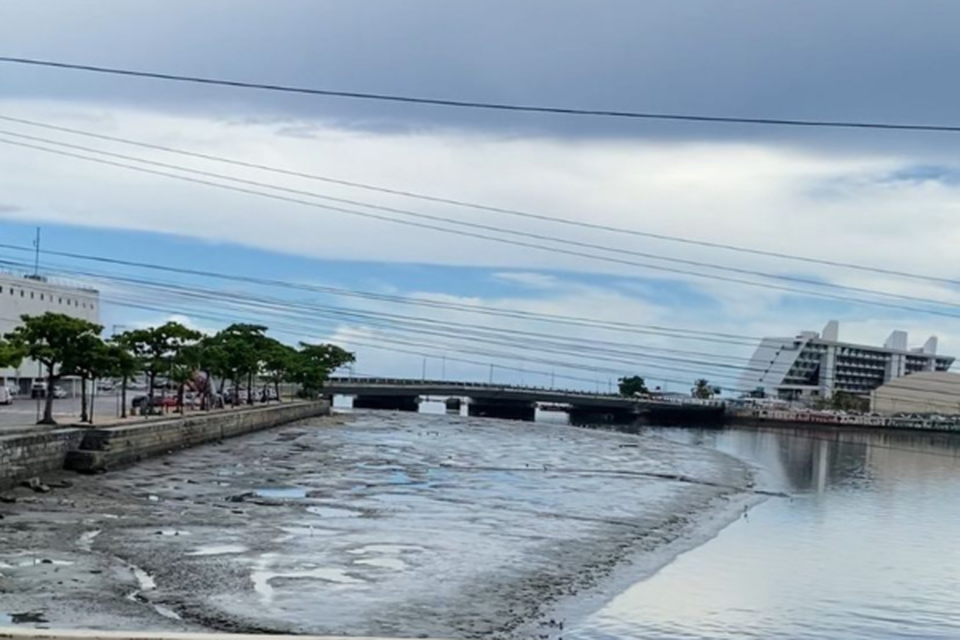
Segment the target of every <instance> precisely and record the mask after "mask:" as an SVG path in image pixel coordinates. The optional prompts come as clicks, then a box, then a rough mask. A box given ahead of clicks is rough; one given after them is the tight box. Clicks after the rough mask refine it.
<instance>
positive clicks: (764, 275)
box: [0, 129, 957, 307]
mask: <svg viewBox="0 0 960 640" xmlns="http://www.w3.org/2000/svg"><path fill="white" fill-rule="evenodd" d="M0 134H2V135H9V136H14V137H17V138H21V139H25V140H30V141H33V142H42V143H45V144H52V145H55V146H59V147H66V148H69V149H74V150H79V151H84V152H87V153H94V154H98V155H104V156H107V157H112V158H118V159H121V160H126V161H131V162H139V163H142V164H146V165H150V166H157V167H162V168H164V169H173V170H174V171H184V172H188V173H191V174H195V175H201V176H204V177H207V178H216V179H218V180H227V181H230V182H236V183H240V184H244V185H250V186H255V187H259V188H265V189H273V190H276V191H280V192H283V193H291V194H294V195H299V196H307V197H310V198H319V199H322V200H328V201H332V202H337V203H342V204H349V205H353V206H359V207H366V208H369V209H374V210H377V211H385V212H388V213H395V214H398V215H402V216H407V217H412V218H415V219H422V220H430V221H434V222H442V223H446V224H451V225H454V226H458V227H466V228H469V229H480V230H483V231H492V232H494V233H502V234H506V235H510V236H517V237H521V238H529V239H533V240H545V241H547V242H553V243H557V244H563V245H568V246H573V247H578V248H584V249H593V250H598V251H606V252H610V253H616V254H620V255H628V256H637V257H641V258H650V259H653V260H662V261H665V262H672V263H676V264H682V265H688V266H694V267H701V268H707V269H716V270H719V271H726V272H730V273H736V274H741V275H750V276H757V277H761V278H767V279H771V280H780V281H784V282H792V283H797V284H805V285H811V286H815V287H825V288H830V289H836V290H840V291H851V292H854V293H865V294H868V295H876V296H881V297H884V298H890V299H894V300H904V301H907V302H917V303H922V304H933V305H940V306H947V307H956V306H957V305H956V304H954V303H950V302H944V301H940V300H934V299H931V298H921V297H918V296H910V295H904V294H897V293H890V292H887V291H878V290H876V289H869V288H864V287H853V286H849V285H840V284H835V283H832V282H824V281H822V280H811V279H809V278H800V277H797V276H787V275H782V274H774V273H766V272H763V271H757V270H755V269H745V268H740V267H731V266H727V265H722V264H716V263H711V262H703V261H699V260H690V259H685V258H676V257H673V256H663V255H658V254H653V253H647V252H642V251H634V250H631V249H622V248H619V247H609V246H606V245H600V244H596V243H591V242H583V241H579V240H569V239H566V238H557V237H554V236H547V235H544V234H542V233H529V232H525V231H519V230H516V229H504V228H502V227H497V226H493V225H488V224H480V223H474V222H465V221H461V220H451V219H449V218H446V217H444V216H438V215H431V214H425V213H422V212H417V211H409V210H406V209H397V208H395V207H387V206H382V205H378V204H372V203H369V202H363V201H359V200H352V199H349V198H339V197H335V196H330V195H327V194H322V193H316V192H313V191H305V190H302V189H293V188H290V187H284V186H280V185H274V184H270V183H266V182H260V181H257V180H248V179H245V178H238V177H236V176H230V175H225V174H221V173H215V172H210V171H203V170H200V169H193V168H188V167H183V166H180V165H174V164H169V163H166V162H158V161H154V160H147V159H144V158H138V157H135V156H129V155H125V154H121V153H114V152H111V151H105V150H102V149H95V148H92V147H86V146H83V145H75V144H70V143H67V142H61V141H58V140H51V139H49V138H43V137H39V136H31V135H26V134H22V133H17V132H13V131H7V130H3V129H0ZM0 141H2V139H0ZM334 210H336V211H343V210H341V209H334ZM638 266H646V267H647V268H651V269H659V268H660V267H658V266H655V265H649V264H642V263H638ZM735 282H741V281H739V280H736V281H735Z"/></svg>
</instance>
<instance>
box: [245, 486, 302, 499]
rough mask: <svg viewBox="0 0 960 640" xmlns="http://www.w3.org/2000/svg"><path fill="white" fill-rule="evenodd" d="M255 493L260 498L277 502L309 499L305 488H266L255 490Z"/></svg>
mask: <svg viewBox="0 0 960 640" xmlns="http://www.w3.org/2000/svg"><path fill="white" fill-rule="evenodd" d="M254 493H255V494H257V497H260V498H275V499H277V500H300V499H303V498H306V497H307V490H306V489H304V488H303V487H264V488H262V489H255V490H254Z"/></svg>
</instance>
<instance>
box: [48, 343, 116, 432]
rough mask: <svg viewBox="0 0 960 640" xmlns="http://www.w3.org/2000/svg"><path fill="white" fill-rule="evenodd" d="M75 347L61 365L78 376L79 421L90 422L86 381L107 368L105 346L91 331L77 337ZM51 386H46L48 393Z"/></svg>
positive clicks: (94, 378) (91, 379) (94, 377)
mask: <svg viewBox="0 0 960 640" xmlns="http://www.w3.org/2000/svg"><path fill="white" fill-rule="evenodd" d="M75 346H76V349H74V350H73V352H72V353H71V354H70V355H69V357H68V358H67V359H65V360H64V361H63V363H62V365H61V368H62V369H63V370H64V371H68V372H70V373H71V374H73V375H77V376H80V422H92V419H91V415H90V412H89V411H88V409H87V407H88V404H87V382H88V381H93V380H96V378H97V375H98V374H100V373H101V372H102V371H104V370H105V369H106V368H107V366H108V365H107V363H106V362H105V359H106V347H105V345H104V342H103V340H101V339H100V336H99V335H95V334H92V333H88V334H83V335H81V336H78V337H77V343H76V345H75ZM51 389H52V387H48V388H47V394H48V395H49V394H50V391H51Z"/></svg>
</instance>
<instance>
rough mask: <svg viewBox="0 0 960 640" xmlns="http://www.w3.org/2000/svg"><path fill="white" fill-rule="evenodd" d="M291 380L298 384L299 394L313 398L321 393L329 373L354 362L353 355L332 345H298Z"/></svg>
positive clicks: (303, 343) (304, 343) (302, 343)
mask: <svg viewBox="0 0 960 640" xmlns="http://www.w3.org/2000/svg"><path fill="white" fill-rule="evenodd" d="M297 353H298V358H297V360H298V362H297V365H296V368H295V370H294V372H293V376H292V378H293V380H294V382H297V383H299V384H300V393H301V394H302V395H303V396H305V397H307V398H315V397H317V396H318V395H320V393H321V392H322V391H323V383H324V382H326V380H327V378H328V377H329V376H330V372H332V371H334V370H336V369H338V368H340V367H342V366H343V365H345V364H349V363H351V362H354V361H355V360H356V357H355V356H354V354H352V353H350V352H349V351H346V350H344V349H342V348H340V347H338V346H337V345H333V344H308V343H306V342H301V343H300V350H299V351H298V352H297Z"/></svg>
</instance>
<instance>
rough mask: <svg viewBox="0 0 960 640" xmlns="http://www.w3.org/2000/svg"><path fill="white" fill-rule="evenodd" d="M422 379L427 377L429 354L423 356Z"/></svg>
mask: <svg viewBox="0 0 960 640" xmlns="http://www.w3.org/2000/svg"><path fill="white" fill-rule="evenodd" d="M420 379H421V380H424V381H426V379H427V356H423V371H422V373H421V374H420Z"/></svg>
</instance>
